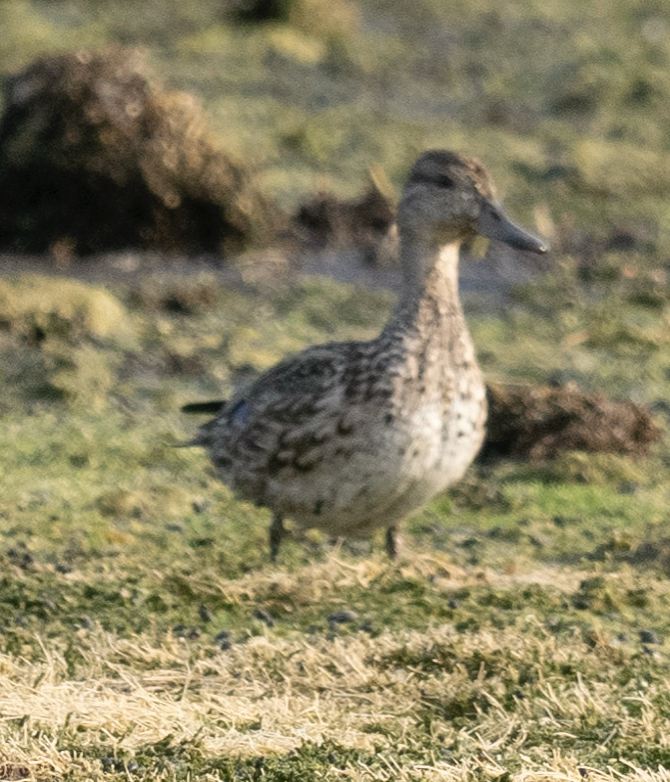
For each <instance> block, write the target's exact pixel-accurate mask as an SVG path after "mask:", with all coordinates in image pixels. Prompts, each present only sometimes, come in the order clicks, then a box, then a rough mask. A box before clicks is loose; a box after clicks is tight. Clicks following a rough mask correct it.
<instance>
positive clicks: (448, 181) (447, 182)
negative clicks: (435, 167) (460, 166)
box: [430, 174, 454, 187]
mask: <svg viewBox="0 0 670 782" xmlns="http://www.w3.org/2000/svg"><path fill="white" fill-rule="evenodd" d="M430 181H431V182H433V184H435V185H439V186H440V187H453V186H454V180H453V179H452V178H451V177H450V176H447V175H446V174H436V175H435V176H434V177H432V178H431V180H430Z"/></svg>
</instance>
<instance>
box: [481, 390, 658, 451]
mask: <svg viewBox="0 0 670 782" xmlns="http://www.w3.org/2000/svg"><path fill="white" fill-rule="evenodd" d="M487 391H488V394H487V395H488V402H489V420H488V427H487V435H486V440H485V442H484V446H483V448H482V451H481V453H480V456H479V459H480V460H486V459H491V458H498V457H512V458H528V459H533V460H535V459H537V460H540V459H551V458H554V457H556V456H557V455H558V454H560V453H562V452H564V451H586V452H605V453H617V454H627V455H643V454H645V453H646V452H647V450H648V448H649V445H650V444H651V443H653V442H655V441H656V440H658V439H659V437H660V431H659V429H658V427H657V426H656V425H655V424H654V422H653V421H652V418H651V415H650V413H649V412H648V411H647V410H646V409H645V408H643V407H642V406H640V405H638V404H635V403H634V402H630V401H624V402H615V401H612V400H611V399H608V398H607V397H606V396H604V395H602V394H585V393H582V392H580V391H578V390H577V389H574V388H567V387H566V388H551V387H547V386H531V387H521V386H501V385H489V386H488V388H487Z"/></svg>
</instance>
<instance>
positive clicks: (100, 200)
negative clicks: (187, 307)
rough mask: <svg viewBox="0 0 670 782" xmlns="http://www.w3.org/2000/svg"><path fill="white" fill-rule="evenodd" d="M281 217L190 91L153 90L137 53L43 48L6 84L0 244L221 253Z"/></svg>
mask: <svg viewBox="0 0 670 782" xmlns="http://www.w3.org/2000/svg"><path fill="white" fill-rule="evenodd" d="M283 225H284V216H283V215H282V213H281V211H280V209H279V208H278V207H277V206H276V204H274V203H273V202H272V201H271V200H269V199H267V198H266V197H265V196H263V195H262V194H261V193H260V191H259V190H258V189H257V188H256V186H255V184H254V178H253V175H252V171H251V170H250V169H249V168H248V167H245V166H243V165H242V164H240V163H239V162H235V161H233V160H231V159H230V158H229V157H228V155H226V154H225V153H224V152H223V151H222V150H221V149H220V147H219V146H218V145H217V143H216V140H215V139H214V138H213V137H212V135H211V133H210V132H209V130H208V128H207V124H206V122H205V118H204V115H203V113H202V110H201V108H200V106H199V105H198V103H197V102H196V101H195V99H194V98H193V97H192V96H190V95H188V94H185V93H178V92H164V91H163V90H162V89H160V87H159V86H157V84H155V83H154V82H153V81H152V80H151V78H150V76H149V75H148V71H147V67H146V63H145V57H144V55H143V54H142V53H140V52H138V51H136V50H128V49H124V48H114V49H111V50H109V51H106V52H101V53H81V52H80V53H76V54H62V55H57V56H45V57H42V58H40V59H38V60H36V61H35V62H34V63H32V64H31V65H30V66H29V67H28V68H26V69H25V70H24V71H22V72H21V73H19V74H17V75H15V76H13V77H11V78H10V79H9V80H8V81H7V82H6V84H5V87H4V115H3V116H2V118H1V119H0V248H2V249H4V250H6V251H13V252H22V253H42V252H50V253H52V255H54V256H55V257H56V259H57V260H61V261H62V262H67V260H68V259H69V258H70V257H73V256H76V255H87V254H90V253H95V252H103V251H113V250H122V249H127V248H145V249H146V248H152V249H157V250H161V251H169V252H183V253H202V252H215V253H220V252H223V253H226V254H227V253H231V252H236V251H239V250H241V249H243V248H245V247H247V246H248V245H250V244H251V243H252V241H253V243H254V244H266V243H267V242H269V241H270V240H271V239H272V238H274V237H275V236H276V234H277V232H278V230H280V229H281V227H282V226H283Z"/></svg>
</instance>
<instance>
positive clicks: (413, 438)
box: [269, 395, 483, 536]
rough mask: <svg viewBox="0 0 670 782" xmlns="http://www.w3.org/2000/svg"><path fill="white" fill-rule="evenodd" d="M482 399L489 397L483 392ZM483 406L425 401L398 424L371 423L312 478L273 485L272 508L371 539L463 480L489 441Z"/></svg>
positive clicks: (310, 523) (309, 524)
mask: <svg viewBox="0 0 670 782" xmlns="http://www.w3.org/2000/svg"><path fill="white" fill-rule="evenodd" d="M482 396H483V395H482ZM482 415H483V410H482V407H481V404H478V405H476V406H475V405H473V403H472V402H469V403H468V405H467V406H465V405H459V404H454V405H453V407H452V408H451V410H450V411H449V415H447V416H446V417H445V415H444V410H443V408H441V406H440V405H438V404H437V403H436V404H424V405H422V406H421V407H419V408H417V409H415V410H414V411H413V412H412V415H411V416H409V417H408V418H407V419H406V420H404V421H402V422H397V423H396V425H395V426H394V427H393V428H387V429H384V427H383V426H373V427H371V428H370V431H369V432H368V436H367V437H361V438H360V442H359V447H357V448H356V449H354V450H353V451H352V452H351V453H350V454H347V455H346V456H340V457H339V458H338V457H334V458H333V459H331V460H327V461H325V462H324V463H323V464H322V465H321V466H320V467H319V468H318V469H317V470H314V471H312V472H310V473H309V474H308V475H293V476H291V477H287V476H285V475H284V476H282V478H281V479H279V480H277V482H276V485H274V486H270V487H269V489H270V496H273V497H274V498H275V499H274V501H273V502H271V503H270V504H271V506H272V507H273V508H274V509H275V510H278V511H279V512H281V513H284V514H286V515H287V516H289V517H291V518H293V519H294V520H295V521H296V522H297V523H298V524H299V525H301V526H303V527H305V528H309V527H318V528H322V529H325V530H327V531H328V532H330V533H331V534H335V535H345V536H366V535H369V534H370V533H371V532H372V530H374V529H375V528H376V527H386V526H389V525H390V524H394V523H396V522H397V521H400V520H401V519H402V518H404V517H405V516H407V515H408V514H410V513H412V512H413V511H416V510H418V509H419V508H421V507H422V506H424V505H425V504H426V503H428V502H429V501H430V500H431V499H432V498H433V497H435V496H436V495H437V494H439V493H440V492H442V491H444V490H445V489H447V488H448V487H449V486H451V485H452V484H454V483H455V482H456V481H458V480H459V479H460V478H461V477H462V476H463V474H464V473H465V471H466V469H467V468H468V466H469V465H470V463H471V462H472V460H473V459H474V457H475V455H476V454H477V451H478V450H479V447H480V445H481V441H482V438H483V428H482Z"/></svg>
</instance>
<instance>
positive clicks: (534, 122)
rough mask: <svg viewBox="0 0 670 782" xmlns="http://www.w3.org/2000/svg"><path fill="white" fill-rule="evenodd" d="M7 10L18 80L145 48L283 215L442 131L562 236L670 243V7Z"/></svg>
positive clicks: (63, 2) (0, 64)
mask: <svg viewBox="0 0 670 782" xmlns="http://www.w3.org/2000/svg"><path fill="white" fill-rule="evenodd" d="M0 25H1V26H2V30H3V36H2V41H1V42H0V73H1V74H2V75H3V76H5V77H6V76H8V75H10V74H14V73H17V72H20V71H21V69H24V68H26V67H27V66H28V65H29V64H30V63H31V62H32V61H34V60H35V58H37V57H43V56H44V55H45V54H50V53H56V52H59V53H61V52H64V51H70V52H78V51H86V52H96V51H101V50H105V49H108V48H109V47H110V46H112V45H123V46H125V47H135V48H137V47H139V48H140V49H142V50H143V51H144V52H145V53H146V54H147V60H148V63H147V72H149V73H151V74H153V76H152V77H151V78H154V77H155V78H156V79H158V81H159V83H160V85H162V88H164V89H166V90H169V91H174V90H178V91H185V92H187V93H189V94H190V95H192V96H194V97H195V98H196V99H197V101H198V102H199V103H201V104H202V106H203V107H204V113H205V122H206V125H207V127H208V128H209V129H210V130H211V133H212V134H213V135H214V136H215V137H216V140H217V143H218V144H220V146H221V148H222V149H223V150H224V151H225V152H226V153H227V154H229V155H230V156H232V157H233V158H234V159H236V160H238V161H240V162H241V163H243V164H244V165H248V166H251V167H253V169H254V171H255V172H256V175H257V182H258V187H259V188H260V189H261V190H262V192H263V193H264V194H265V195H266V196H267V197H268V198H270V199H273V200H276V201H277V202H278V204H279V205H280V206H281V207H282V208H283V209H284V210H285V211H286V212H288V213H293V212H294V211H295V209H296V207H297V206H298V205H299V204H300V203H301V201H303V200H304V199H305V198H306V197H308V196H309V195H310V194H313V193H314V192H316V191H327V192H332V193H334V194H336V195H338V196H340V197H350V198H351V197H355V196H357V195H359V194H360V193H361V192H362V191H363V190H364V189H365V188H366V186H367V182H368V175H369V171H370V169H375V167H378V168H379V169H380V170H381V172H383V176H384V177H385V179H386V180H387V181H388V182H389V183H390V187H391V193H397V188H398V186H399V184H400V183H401V180H402V177H403V175H404V173H405V172H406V170H407V168H408V166H409V164H410V163H411V162H412V160H413V159H414V158H415V156H416V155H417V153H418V152H419V151H421V150H423V149H425V148H427V147H430V146H442V147H444V146H446V147H452V148H457V149H461V150H463V151H467V152H468V153H470V154H474V155H477V156H479V157H481V158H482V159H483V160H484V161H485V162H486V164H487V166H489V167H490V168H491V169H492V173H493V175H494V177H495V179H496V181H497V182H498V185H499V187H500V189H501V191H502V193H504V196H505V200H506V203H507V204H508V206H509V208H510V211H511V212H512V213H513V214H515V215H516V216H517V217H518V218H519V219H521V220H522V221H525V222H526V223H527V224H531V225H532V224H535V226H536V228H537V229H538V230H540V231H541V232H542V233H544V234H549V238H550V239H552V240H554V241H556V240H558V247H557V249H558V250H559V251H561V250H566V251H570V252H573V253H574V252H578V253H579V255H580V258H582V259H585V260H588V261H593V256H594V254H602V252H603V251H610V250H611V251H621V250H625V251H628V252H643V253H644V254H645V255H646V256H649V257H656V256H658V254H659V253H660V252H661V251H660V249H659V248H661V247H663V246H664V245H667V241H668V238H669V232H670V224H669V220H668V209H667V206H666V200H667V196H668V191H669V189H670V164H669V163H668V160H667V156H666V151H667V148H668V145H669V144H670V130H669V129H668V124H667V122H666V121H665V118H664V111H663V109H664V107H665V106H667V103H668V98H669V93H670V75H669V70H668V57H669V50H670V11H669V10H668V8H667V7H666V5H665V4H664V3H662V2H656V1H655V0H642V2H638V3H634V4H627V3H617V4H614V5H612V4H611V3H608V2H605V0H602V1H599V0H592V2H589V3H587V4H583V3H581V2H578V0H566V2H562V3H533V2H531V1H530V0H507V1H506V2H505V3H502V4H501V3H500V2H494V0H475V2H461V1H460V0H453V1H452V2H448V3H441V2H438V1H437V0H417V2H416V3H413V4H412V7H411V10H410V9H409V8H408V7H407V6H406V4H405V3H402V2H400V0H397V2H396V0H356V1H355V0H187V1H183V0H180V1H178V0H146V2H142V3H136V2H129V1H126V0H120V1H119V2H107V1H106V0H90V1H87V2H84V1H83V0H42V1H40V0H11V1H10V0H2V2H0ZM137 67H138V68H140V66H139V65H138V66H137ZM142 69H144V66H142ZM112 70H113V69H112ZM143 72H145V71H144V70H143ZM7 100H8V95H7V94H5V103H7ZM33 130H34V128H33ZM23 153H25V150H23V151H22V154H23ZM5 154H13V153H11V152H7V151H5ZM614 265H616V264H614Z"/></svg>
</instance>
